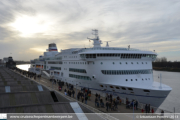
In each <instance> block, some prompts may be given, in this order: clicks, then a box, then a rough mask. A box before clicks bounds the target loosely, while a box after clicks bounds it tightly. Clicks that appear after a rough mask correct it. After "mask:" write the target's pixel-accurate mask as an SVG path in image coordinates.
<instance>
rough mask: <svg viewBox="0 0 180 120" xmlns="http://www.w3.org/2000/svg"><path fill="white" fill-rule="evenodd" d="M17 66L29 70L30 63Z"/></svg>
mask: <svg viewBox="0 0 180 120" xmlns="http://www.w3.org/2000/svg"><path fill="white" fill-rule="evenodd" d="M16 67H18V68H19V69H22V70H26V71H28V69H29V68H30V64H23V65H16Z"/></svg>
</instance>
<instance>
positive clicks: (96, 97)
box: [95, 97, 98, 106]
mask: <svg viewBox="0 0 180 120" xmlns="http://www.w3.org/2000/svg"><path fill="white" fill-rule="evenodd" d="M97 101H98V100H97V97H96V98H95V106H97Z"/></svg>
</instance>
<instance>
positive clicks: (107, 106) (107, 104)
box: [106, 101, 109, 111]
mask: <svg viewBox="0 0 180 120" xmlns="http://www.w3.org/2000/svg"><path fill="white" fill-rule="evenodd" d="M108 108H109V102H108V101H106V111H108Z"/></svg>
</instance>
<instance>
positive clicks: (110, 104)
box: [13, 67, 154, 113]
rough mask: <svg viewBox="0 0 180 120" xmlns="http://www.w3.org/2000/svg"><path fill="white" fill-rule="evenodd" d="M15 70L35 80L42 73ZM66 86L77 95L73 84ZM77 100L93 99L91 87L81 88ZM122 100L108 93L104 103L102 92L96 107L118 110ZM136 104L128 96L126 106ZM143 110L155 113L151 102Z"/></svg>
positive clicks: (72, 94) (66, 90) (39, 77)
mask: <svg viewBox="0 0 180 120" xmlns="http://www.w3.org/2000/svg"><path fill="white" fill-rule="evenodd" d="M13 70H15V71H16V72H19V73H20V74H22V75H24V76H26V77H28V78H34V80H36V77H37V78H38V79H41V75H37V74H36V73H33V72H29V71H25V70H21V69H19V68H17V67H14V68H13ZM50 81H54V83H55V84H56V82H57V81H56V80H54V79H50ZM58 84H59V90H61V89H62V87H63V86H64V82H60V81H59V82H58ZM66 87H67V89H65V90H64V93H65V95H68V96H70V97H75V91H74V89H73V85H71V84H68V83H66ZM77 100H78V101H81V102H82V103H85V104H87V101H88V100H91V91H90V90H89V89H86V88H81V91H79V92H78V93H77ZM121 103H122V100H121V99H120V97H119V96H117V97H116V98H113V96H112V94H106V104H104V102H103V99H102V97H101V95H100V94H97V93H96V94H95V107H101V108H105V106H106V111H109V110H111V111H112V110H118V105H121ZM133 106H134V110H137V109H138V101H137V100H132V101H131V102H130V101H129V100H128V99H127V98H126V108H129V109H132V108H133ZM141 112H142V113H144V112H146V113H154V109H153V108H151V106H150V104H149V105H147V104H146V105H145V107H144V109H141Z"/></svg>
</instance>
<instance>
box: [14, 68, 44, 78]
mask: <svg viewBox="0 0 180 120" xmlns="http://www.w3.org/2000/svg"><path fill="white" fill-rule="evenodd" d="M12 70H14V71H16V72H18V73H20V74H22V75H24V76H26V77H28V78H34V80H36V78H38V79H41V75H37V74H36V73H33V72H29V71H25V70H22V69H19V68H17V67H14V68H12Z"/></svg>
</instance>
